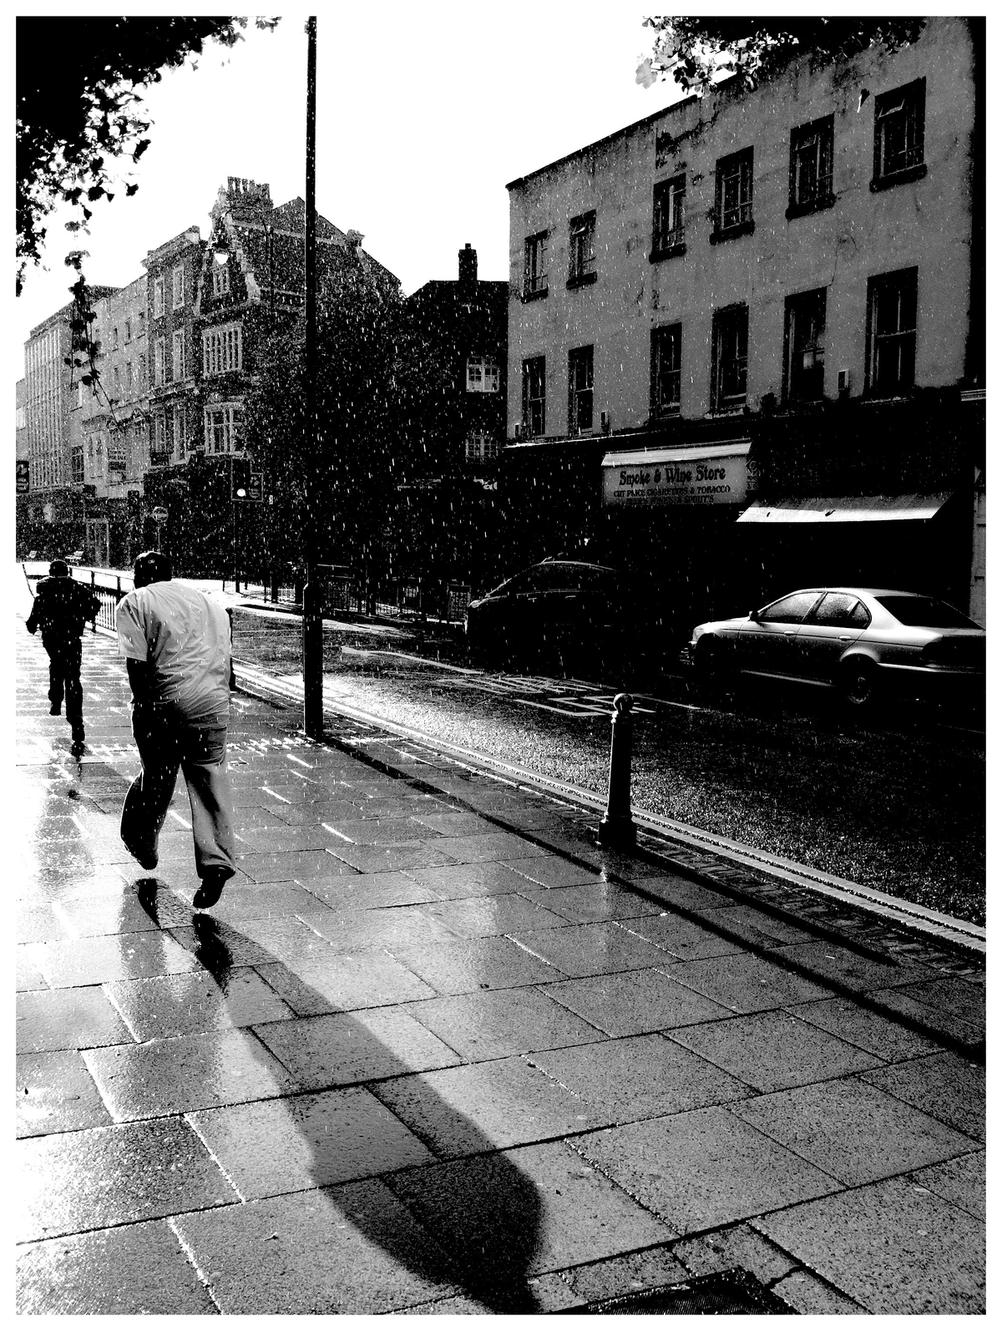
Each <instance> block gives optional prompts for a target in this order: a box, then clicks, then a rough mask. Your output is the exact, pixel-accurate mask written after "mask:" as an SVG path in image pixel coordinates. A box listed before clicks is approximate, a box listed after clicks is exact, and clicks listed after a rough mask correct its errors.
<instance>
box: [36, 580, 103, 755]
mask: <svg viewBox="0 0 1002 1331" xmlns="http://www.w3.org/2000/svg"><path fill="white" fill-rule="evenodd" d="M100 609H101V602H100V601H99V600H98V598H97V596H96V595H95V593H94V592H93V591H92V590H91V588H90V587H85V586H84V585H83V583H81V582H74V581H73V579H72V578H71V577H70V570H69V565H68V564H67V563H66V561H65V560H64V559H54V560H53V561H52V563H51V564H50V565H49V576H48V577H47V578H42V579H41V581H40V582H39V584H38V587H37V589H36V591H35V601H34V604H33V605H32V607H31V614H30V615H29V616H28V620H27V625H26V627H27V629H28V632H29V633H35V632H37V631H38V630H39V629H41V630H42V646H43V647H44V648H45V650H46V653H47V654H48V657H49V703H50V706H49V712H50V714H51V715H52V716H58V715H59V714H60V712H61V711H62V706H63V698H64V696H65V698H66V719H67V721H69V723H70V727H71V729H72V733H73V749H74V752H82V751H83V746H84V723H83V687H82V685H81V683H80V665H81V660H82V656H83V643H82V641H81V640H82V638H83V631H84V623H85V621H87V620H90V621H91V622H92V623H93V621H94V620H96V619H97V615H98V611H99V610H100Z"/></svg>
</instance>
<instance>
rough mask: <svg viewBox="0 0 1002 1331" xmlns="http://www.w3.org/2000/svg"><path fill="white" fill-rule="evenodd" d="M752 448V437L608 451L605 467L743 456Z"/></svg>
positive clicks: (604, 460)
mask: <svg viewBox="0 0 1002 1331" xmlns="http://www.w3.org/2000/svg"><path fill="white" fill-rule="evenodd" d="M750 448H751V440H750V439H733V440H731V441H729V442H728V443H726V444H703V445H701V446H699V445H696V446H693V447H690V448H650V449H647V450H646V451H644V450H642V449H641V450H639V451H637V450H634V451H633V452H629V453H606V455H605V457H604V458H603V459H602V466H603V467H633V466H637V465H638V464H641V463H642V464H644V465H647V464H655V463H665V462H668V463H678V462H710V461H712V460H713V459H715V458H743V457H747V456H748V450H749V449H750Z"/></svg>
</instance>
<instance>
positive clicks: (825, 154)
mask: <svg viewBox="0 0 1002 1331" xmlns="http://www.w3.org/2000/svg"><path fill="white" fill-rule="evenodd" d="M834 145H835V117H834V116H823V117H822V118H821V119H820V120H812V121H811V122H810V123H809V124H807V125H799V126H798V127H797V128H796V129H794V130H791V132H790V205H789V207H788V208H787V210H786V215H787V217H800V216H802V215H803V214H805V213H812V212H816V211H817V210H818V209H820V208H830V207H831V205H832V204H833V203H834V202H835V196H834V193H833V192H832V157H833V153H834Z"/></svg>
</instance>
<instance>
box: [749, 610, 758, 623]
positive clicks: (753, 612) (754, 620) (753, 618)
mask: <svg viewBox="0 0 1002 1331" xmlns="http://www.w3.org/2000/svg"><path fill="white" fill-rule="evenodd" d="M758 613H759V612H758V611H757V610H749V611H748V618H749V619H750V620H751V621H752V623H753V624H757V623H758Z"/></svg>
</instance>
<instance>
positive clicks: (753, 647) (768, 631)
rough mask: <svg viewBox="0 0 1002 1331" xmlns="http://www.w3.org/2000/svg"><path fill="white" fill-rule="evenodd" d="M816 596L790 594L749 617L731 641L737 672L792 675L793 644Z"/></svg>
mask: <svg viewBox="0 0 1002 1331" xmlns="http://www.w3.org/2000/svg"><path fill="white" fill-rule="evenodd" d="M820 596H821V592H820V590H816V591H801V592H793V593H791V594H790V595H789V596H782V597H780V599H779V600H778V601H773V602H772V604H771V605H767V606H766V607H765V609H764V610H760V611H759V612H758V613H757V614H756V615H753V616H750V617H749V619H748V622H747V624H745V625H743V626H742V627H741V629H740V630H739V632H738V634H737V637H736V639H735V655H736V658H737V667H738V669H739V670H744V671H748V672H750V673H753V674H765V675H794V674H796V673H797V660H796V656H795V653H794V643H795V641H796V637H797V634H798V633H799V632H800V626H801V624H802V623H803V621H804V619H805V618H806V617H807V615H808V614H809V612H810V610H811V608H812V607H813V606H814V604H815V603H816V602H817V600H818V598H819V597H820Z"/></svg>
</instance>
